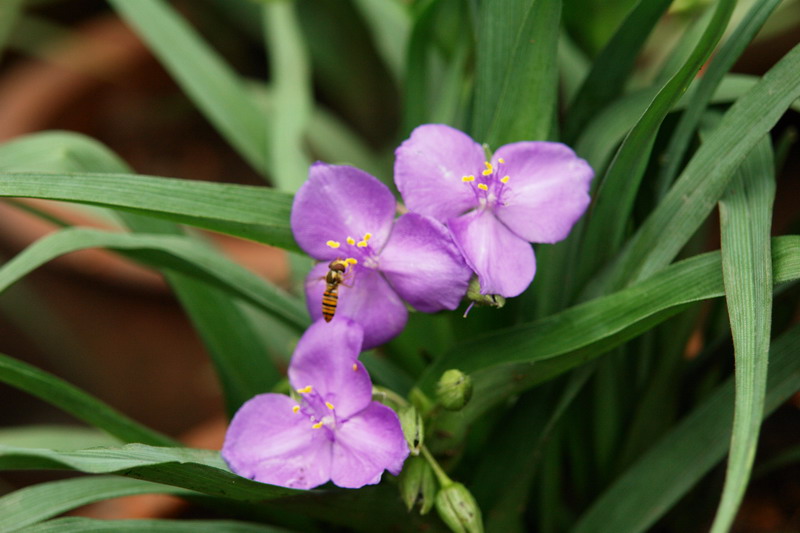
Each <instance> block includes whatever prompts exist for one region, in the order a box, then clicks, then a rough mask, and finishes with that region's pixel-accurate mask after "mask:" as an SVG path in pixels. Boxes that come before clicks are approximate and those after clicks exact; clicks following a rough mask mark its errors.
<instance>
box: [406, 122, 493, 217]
mask: <svg viewBox="0 0 800 533" xmlns="http://www.w3.org/2000/svg"><path fill="white" fill-rule="evenodd" d="M483 162H484V154H483V148H481V145H479V144H478V143H476V142H475V141H473V140H472V139H471V138H470V137H469V136H468V135H467V134H465V133H462V132H460V131H458V130H457V129H454V128H451V127H450V126H445V125H443V124H426V125H424V126H419V127H418V128H416V129H415V130H414V131H412V132H411V137H409V138H408V139H407V140H406V141H404V142H403V144H401V145H400V147H398V148H397V150H396V151H395V163H394V182H395V184H396V185H397V189H398V190H399V191H400V194H401V195H402V196H403V201H404V202H405V204H406V206H407V207H408V209H409V210H411V211H413V212H415V213H420V214H423V215H428V216H432V217H434V218H436V219H437V220H439V221H440V222H444V221H445V220H447V219H448V218H450V217H454V216H458V215H460V214H461V213H464V212H465V211H467V210H469V209H471V208H473V207H475V206H476V205H477V200H476V198H475V195H474V194H473V190H472V187H470V186H469V185H468V184H466V183H464V182H462V181H461V178H462V177H464V176H470V175H473V176H474V175H479V174H480V172H481V171H482V170H483V168H484V166H483Z"/></svg>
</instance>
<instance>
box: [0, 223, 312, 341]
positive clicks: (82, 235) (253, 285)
mask: <svg viewBox="0 0 800 533" xmlns="http://www.w3.org/2000/svg"><path fill="white" fill-rule="evenodd" d="M86 248H111V249H113V250H117V251H119V252H121V253H123V254H125V255H129V256H131V257H133V258H135V259H137V260H140V261H142V262H144V263H146V264H149V265H153V266H157V267H159V268H166V269H168V270H177V271H178V272H181V273H183V274H187V275H189V276H192V277H195V278H198V279H202V280H204V281H207V282H210V283H212V284H214V285H216V286H218V287H221V288H224V289H225V290H228V291H231V292H233V293H234V294H236V295H237V296H239V297H240V298H243V299H245V300H248V301H250V302H252V303H254V304H255V305H257V306H259V307H260V308H262V309H264V310H265V311H267V312H268V313H270V314H271V315H273V316H275V317H276V318H279V319H281V320H282V321H283V322H285V323H287V324H289V325H290V326H293V327H295V328H297V329H298V330H302V329H303V328H305V327H306V326H307V325H308V322H309V318H308V314H307V311H306V309H305V306H304V305H303V304H302V303H301V302H300V301H299V300H298V299H296V298H293V297H291V296H289V295H288V294H286V293H285V292H283V291H282V290H280V289H278V288H277V287H275V286H274V285H271V284H270V283H269V282H267V281H266V280H264V279H262V278H260V277H258V276H257V275H255V274H253V273H252V272H250V271H249V270H247V269H245V268H244V267H241V266H239V265H237V264H236V263H233V262H231V261H229V260H227V259H225V258H224V257H222V256H221V255H219V254H218V253H216V252H214V251H213V250H210V249H208V248H206V247H205V246H202V245H199V244H197V243H194V242H192V241H191V240H189V239H187V238H185V237H178V236H173V235H148V234H125V233H108V232H104V231H98V230H91V229H81V228H71V229H65V230H61V231H59V232H57V233H53V234H50V235H48V236H47V237H44V238H43V239H40V240H39V241H37V242H36V243H34V244H32V245H31V246H29V247H28V248H26V249H25V250H24V251H23V252H22V253H20V254H19V255H17V256H16V257H14V258H13V259H12V260H11V261H9V262H8V263H6V264H5V265H3V266H2V268H0V292H2V291H3V290H4V289H5V288H6V287H8V286H9V285H11V284H12V283H14V282H16V281H17V280H19V279H20V278H21V277H23V276H25V275H26V274H27V273H29V272H30V271H32V270H34V269H36V268H38V267H39V266H41V265H42V264H44V263H46V262H48V261H50V260H52V259H54V258H56V257H59V256H61V255H63V254H66V253H69V252H73V251H76V250H83V249H86Z"/></svg>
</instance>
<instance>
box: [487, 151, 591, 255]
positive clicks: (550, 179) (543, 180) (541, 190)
mask: <svg viewBox="0 0 800 533" xmlns="http://www.w3.org/2000/svg"><path fill="white" fill-rule="evenodd" d="M498 159H503V160H504V161H505V162H504V163H503V164H500V165H498V163H497V160H498ZM492 161H493V164H494V165H495V168H498V167H499V170H500V172H502V173H503V174H504V175H508V176H509V181H508V184H507V185H506V190H505V191H504V193H503V195H502V201H503V202H504V204H505V205H503V206H498V207H497V208H496V210H495V214H496V215H497V217H498V218H499V219H500V220H501V221H503V223H504V224H505V225H506V226H508V227H509V229H511V231H513V232H514V233H516V234H517V235H519V236H520V237H522V238H523V239H525V240H526V241H528V242H549V243H553V242H558V241H560V240H562V239H564V238H565V237H566V236H567V235H568V234H569V232H570V230H571V229H572V226H573V224H575V222H576V221H577V220H578V219H579V218H580V217H581V215H583V213H584V212H585V211H586V208H587V207H588V206H589V201H590V197H589V185H590V184H591V181H592V178H593V177H594V172H593V171H592V168H591V167H590V166H589V164H588V163H587V162H586V161H584V160H583V159H580V158H579V157H578V156H577V155H575V152H573V151H572V150H571V149H570V148H569V147H568V146H566V145H564V144H561V143H554V142H544V141H536V142H518V143H513V144H507V145H505V146H502V147H500V148H499V149H498V150H497V152H495V154H494V157H493V159H492Z"/></svg>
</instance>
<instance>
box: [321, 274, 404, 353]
mask: <svg viewBox="0 0 800 533" xmlns="http://www.w3.org/2000/svg"><path fill="white" fill-rule="evenodd" d="M327 269H328V266H327V265H325V264H319V265H317V266H315V267H314V268H312V269H311V273H310V274H309V275H308V278H306V304H307V305H308V312H309V313H310V314H311V317H312V318H313V319H314V320H319V319H320V318H321V317H322V293H323V292H325V280H324V276H325V273H326V272H327ZM353 272H354V273H353V274H352V275H350V274H348V278H349V279H347V280H345V283H344V284H343V285H340V286H339V304H338V306H337V308H336V314H335V315H334V319H333V320H332V321H331V322H330V323H331V324H333V322H335V321H336V320H337V319H339V318H345V317H346V318H350V319H352V320H353V321H354V322H357V323H358V324H360V325H361V327H362V328H364V346H363V347H362V349H363V350H369V349H370V348H374V347H375V346H378V345H380V344H383V343H384V342H386V341H388V340H389V339H392V338H394V337H395V336H397V335H399V334H400V332H401V331H402V330H403V327H405V325H406V320H408V310H407V309H406V306H405V304H404V303H403V300H401V299H400V297H399V296H398V295H397V293H396V292H395V290H394V289H393V288H392V287H391V286H390V285H389V283H388V282H387V281H386V279H385V278H384V277H383V276H382V275H380V274H379V273H378V272H376V271H374V270H372V269H369V268H365V267H361V265H356V267H355V268H354V271H353Z"/></svg>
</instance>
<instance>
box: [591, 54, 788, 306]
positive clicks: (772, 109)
mask: <svg viewBox="0 0 800 533" xmlns="http://www.w3.org/2000/svg"><path fill="white" fill-rule="evenodd" d="M798 97H800V45H799V46H795V47H794V48H793V49H792V51H790V52H789V53H788V54H787V55H786V56H784V57H783V59H781V60H780V61H779V62H778V63H777V64H776V65H775V66H774V67H772V69H770V71H769V72H767V73H766V74H765V75H764V77H763V78H762V79H761V80H760V81H759V82H758V83H757V84H756V85H755V86H754V87H753V88H752V89H751V90H750V91H749V92H748V93H747V94H745V95H744V96H743V97H742V98H740V99H739V100H737V101H736V103H735V104H733V106H731V108H730V109H729V110H728V111H727V112H726V113H725V115H724V116H723V117H722V120H721V121H720V123H719V126H717V128H716V129H715V130H714V131H713V132H712V133H711V134H710V135H709V136H708V139H707V140H706V141H705V142H704V143H703V144H702V145H701V146H700V148H699V149H698V150H697V152H696V153H695V155H694V157H692V159H691V161H690V162H689V164H688V165H687V166H686V169H685V170H684V171H683V173H682V174H681V176H680V177H679V178H678V180H677V181H676V182H675V184H674V185H673V187H672V188H671V189H670V191H669V192H668V193H667V195H666V196H665V197H664V200H663V201H662V202H661V203H660V204H659V205H658V207H656V208H655V210H654V211H653V212H652V213H651V214H650V216H649V217H648V218H647V220H645V222H644V223H643V224H642V225H641V226H640V228H639V230H638V231H637V232H636V234H635V235H634V236H633V237H632V238H631V240H630V241H628V243H627V244H626V246H625V248H624V249H623V251H622V253H621V254H620V256H619V257H618V258H617V260H616V261H615V263H614V266H613V268H612V269H611V271H609V273H608V274H607V275H601V276H598V279H597V282H596V284H595V285H594V287H590V288H589V291H588V292H589V293H592V294H596V293H598V291H602V290H603V287H620V286H624V285H626V284H629V283H634V282H636V281H639V280H642V279H645V278H647V277H648V276H651V275H652V274H653V273H654V272H656V271H658V270H660V269H662V268H664V266H665V265H667V264H668V263H669V262H670V261H672V259H674V258H675V256H676V255H677V254H678V252H679V251H680V250H681V249H682V248H683V246H684V245H685V244H686V242H687V241H688V240H689V239H690V238H691V236H692V235H693V234H694V232H695V231H696V230H697V228H698V227H700V224H702V222H703V221H704V220H705V219H706V217H707V216H708V214H709V213H710V212H711V210H712V209H713V208H714V206H715V205H716V202H717V200H719V198H720V197H721V196H722V194H723V192H724V191H725V189H726V188H727V186H728V183H730V180H731V179H732V177H733V174H734V171H735V170H736V169H737V168H738V167H739V165H741V163H742V161H743V160H744V158H745V157H746V156H747V154H748V153H750V151H751V150H752V149H753V147H754V146H755V145H756V143H757V142H758V141H760V140H761V139H762V138H763V137H764V136H765V135H766V134H767V132H768V131H769V130H770V129H771V128H772V127H773V126H774V125H775V123H776V122H777V121H778V119H779V118H780V117H781V115H782V114H783V113H784V111H785V110H786V109H787V108H788V107H789V106H790V105H791V104H792V102H793V101H794V100H795V99H797V98H798ZM653 243H658V245H657V246H654V245H653Z"/></svg>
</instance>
